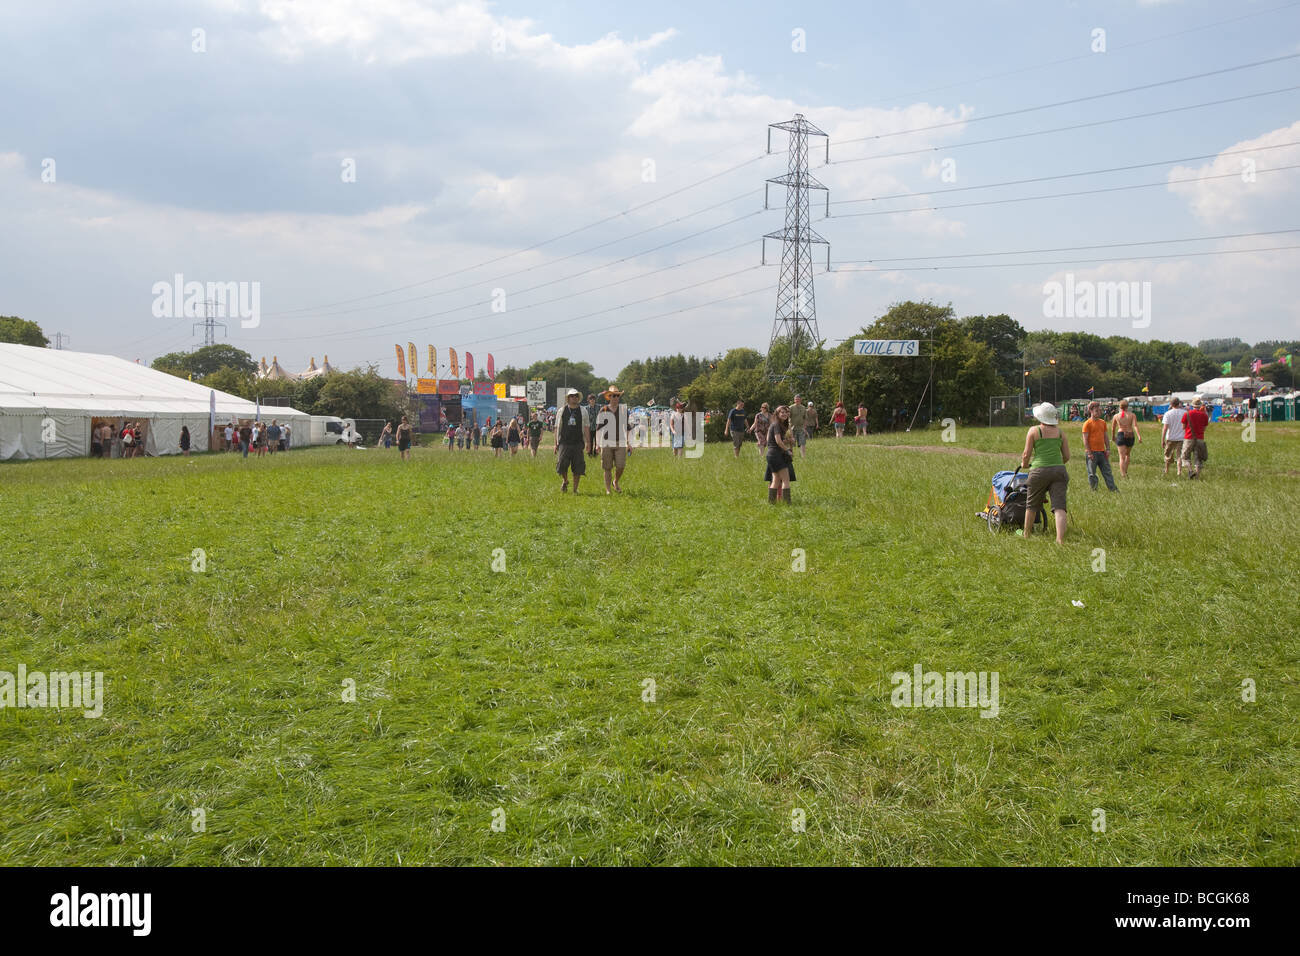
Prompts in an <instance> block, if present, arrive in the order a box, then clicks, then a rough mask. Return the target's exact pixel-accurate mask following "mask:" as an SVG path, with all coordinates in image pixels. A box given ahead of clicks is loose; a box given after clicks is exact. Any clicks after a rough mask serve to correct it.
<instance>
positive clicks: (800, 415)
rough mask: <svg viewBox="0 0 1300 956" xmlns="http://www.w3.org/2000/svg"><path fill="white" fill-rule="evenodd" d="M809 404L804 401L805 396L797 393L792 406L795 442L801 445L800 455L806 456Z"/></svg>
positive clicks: (791, 426) (791, 424)
mask: <svg viewBox="0 0 1300 956" xmlns="http://www.w3.org/2000/svg"><path fill="white" fill-rule="evenodd" d="M807 424H808V406H807V405H805V404H804V403H803V396H801V395H796V396H795V397H794V404H793V405H791V406H790V431H792V432H793V433H794V443H795V444H796V445H798V446H799V457H800V458H802V457H803V456H804V446H805V445H806V444H808V432H807V431H806V430H805V426H806V425H807Z"/></svg>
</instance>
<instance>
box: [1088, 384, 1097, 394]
mask: <svg viewBox="0 0 1300 956" xmlns="http://www.w3.org/2000/svg"><path fill="white" fill-rule="evenodd" d="M1096 391H1097V388H1096V386H1093V387H1092V388H1090V389H1088V394H1089V395H1092V394H1094V393H1095V392H1096Z"/></svg>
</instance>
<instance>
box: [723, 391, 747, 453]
mask: <svg viewBox="0 0 1300 956" xmlns="http://www.w3.org/2000/svg"><path fill="white" fill-rule="evenodd" d="M745 424H746V423H745V400H744V399H743V398H738V399H736V407H735V408H733V409H732V410H731V411H729V412H727V431H729V432H731V447H732V448H734V449H735V450H736V457H737V458H739V457H740V448H741V446H742V445H744V444H745Z"/></svg>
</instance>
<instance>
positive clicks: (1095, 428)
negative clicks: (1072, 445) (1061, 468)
mask: <svg viewBox="0 0 1300 956" xmlns="http://www.w3.org/2000/svg"><path fill="white" fill-rule="evenodd" d="M1083 449H1084V451H1085V452H1086V453H1087V454H1086V456H1085V457H1086V460H1087V464H1088V485H1089V487H1091V488H1092V490H1093V491H1096V490H1097V472H1099V471H1100V472H1101V476H1102V477H1103V478H1105V479H1106V487H1107V488H1109V489H1110V490H1111V491H1119V489H1118V488H1116V487H1115V478H1114V477H1113V476H1112V475H1111V473H1110V434H1109V433H1108V432H1107V431H1106V420H1105V419H1104V418H1102V417H1101V402H1089V403H1088V420H1087V421H1086V422H1084V423H1083Z"/></svg>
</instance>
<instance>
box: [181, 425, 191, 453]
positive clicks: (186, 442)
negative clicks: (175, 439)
mask: <svg viewBox="0 0 1300 956" xmlns="http://www.w3.org/2000/svg"><path fill="white" fill-rule="evenodd" d="M181 454H182V455H184V456H185V457H186V458H189V457H190V426H188V425H182V426H181Z"/></svg>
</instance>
